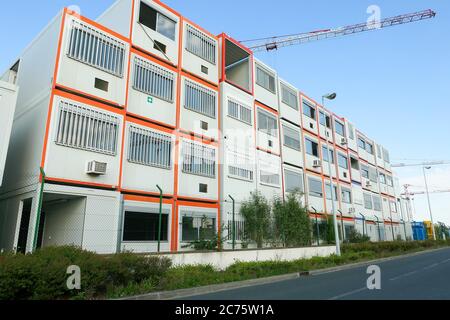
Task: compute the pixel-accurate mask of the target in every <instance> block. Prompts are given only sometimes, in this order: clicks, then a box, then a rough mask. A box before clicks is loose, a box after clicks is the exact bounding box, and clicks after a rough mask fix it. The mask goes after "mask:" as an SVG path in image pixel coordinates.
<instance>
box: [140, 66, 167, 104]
mask: <svg viewBox="0 0 450 320" xmlns="http://www.w3.org/2000/svg"><path fill="white" fill-rule="evenodd" d="M174 83H175V75H174V74H173V73H172V72H170V71H168V70H166V69H163V68H161V67H159V66H157V65H156V64H153V63H150V62H147V61H146V60H144V59H141V58H138V57H135V58H134V79H133V89H135V90H138V91H140V92H143V93H145V94H148V95H151V96H154V97H157V98H160V99H162V100H165V101H168V102H173V100H174V99H173V96H174Z"/></svg>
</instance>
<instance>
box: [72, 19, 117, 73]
mask: <svg viewBox="0 0 450 320" xmlns="http://www.w3.org/2000/svg"><path fill="white" fill-rule="evenodd" d="M67 55H68V57H69V58H72V59H75V60H78V61H80V62H83V63H85V64H87V65H90V66H92V67H95V68H97V69H100V70H103V71H105V72H107V73H110V74H113V75H115V76H117V77H123V72H124V62H125V44H123V43H122V42H120V41H117V40H115V39H114V38H112V37H109V36H107V35H106V34H104V33H101V32H99V31H97V30H95V29H93V28H91V27H89V26H87V25H85V24H83V23H81V22H78V21H75V20H74V21H73V22H72V29H71V31H70V43H69V49H68V53H67Z"/></svg>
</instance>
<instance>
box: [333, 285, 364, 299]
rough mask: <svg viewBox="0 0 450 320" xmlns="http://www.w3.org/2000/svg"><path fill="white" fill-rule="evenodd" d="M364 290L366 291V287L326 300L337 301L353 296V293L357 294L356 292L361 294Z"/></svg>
mask: <svg viewBox="0 0 450 320" xmlns="http://www.w3.org/2000/svg"><path fill="white" fill-rule="evenodd" d="M364 290H368V289H367V287H364V288H360V289H356V290H353V291H349V292H346V293H343V294H340V295H338V296H334V297H331V298H329V299H328V300H338V299H341V298H344V297H347V296H351V295H352V294H355V293H358V292H362V291H364Z"/></svg>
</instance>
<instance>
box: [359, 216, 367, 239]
mask: <svg viewBox="0 0 450 320" xmlns="http://www.w3.org/2000/svg"><path fill="white" fill-rule="evenodd" d="M359 215H360V216H361V217H362V220H363V236H365V235H366V233H365V232H364V228H365V226H366V217H365V216H364V215H363V214H362V213H361V212H359Z"/></svg>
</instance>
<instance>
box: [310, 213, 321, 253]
mask: <svg viewBox="0 0 450 320" xmlns="http://www.w3.org/2000/svg"><path fill="white" fill-rule="evenodd" d="M311 209H313V210H314V212H315V217H316V231H317V246H319V245H320V235H319V222H318V220H317V210H316V208H314V207H313V206H311Z"/></svg>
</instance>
